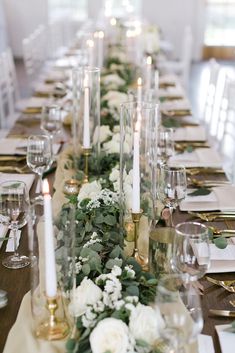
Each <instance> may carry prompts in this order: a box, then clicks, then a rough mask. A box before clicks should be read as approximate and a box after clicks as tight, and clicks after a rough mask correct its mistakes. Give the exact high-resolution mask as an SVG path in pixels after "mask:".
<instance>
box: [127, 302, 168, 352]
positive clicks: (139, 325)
mask: <svg viewBox="0 0 235 353" xmlns="http://www.w3.org/2000/svg"><path fill="white" fill-rule="evenodd" d="M163 327H164V321H163V318H162V316H161V314H160V311H159V309H158V308H155V309H153V308H151V307H150V306H146V305H143V304H140V303H138V305H137V306H136V307H135V310H132V312H131V315H130V321H129V328H130V331H131V333H132V335H133V336H134V338H135V339H140V340H144V341H145V342H147V343H148V344H149V345H153V344H154V342H155V341H156V339H157V338H158V337H159V335H160V334H159V328H163Z"/></svg>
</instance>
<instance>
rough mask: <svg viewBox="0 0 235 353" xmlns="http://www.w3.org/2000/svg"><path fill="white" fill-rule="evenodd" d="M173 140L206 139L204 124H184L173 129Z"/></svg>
mask: <svg viewBox="0 0 235 353" xmlns="http://www.w3.org/2000/svg"><path fill="white" fill-rule="evenodd" d="M174 140H175V141H206V129H205V127H204V126H185V127H184V128H181V127H180V128H177V129H176V130H175V131H174Z"/></svg>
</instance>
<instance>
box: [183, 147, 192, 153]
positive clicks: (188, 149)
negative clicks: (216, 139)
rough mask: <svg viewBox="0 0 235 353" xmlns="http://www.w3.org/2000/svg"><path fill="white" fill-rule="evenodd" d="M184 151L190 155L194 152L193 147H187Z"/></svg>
mask: <svg viewBox="0 0 235 353" xmlns="http://www.w3.org/2000/svg"><path fill="white" fill-rule="evenodd" d="M185 151H186V152H188V153H192V152H193V151H194V148H193V146H187V147H186V149H185Z"/></svg>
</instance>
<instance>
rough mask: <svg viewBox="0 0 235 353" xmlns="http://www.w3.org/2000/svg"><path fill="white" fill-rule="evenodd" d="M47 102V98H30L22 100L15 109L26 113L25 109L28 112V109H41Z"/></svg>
mask: <svg viewBox="0 0 235 353" xmlns="http://www.w3.org/2000/svg"><path fill="white" fill-rule="evenodd" d="M47 102H48V98H41V97H30V98H28V99H22V100H21V101H20V103H19V104H17V109H18V110H20V111H22V112H24V111H25V112H27V109H28V111H30V109H41V108H42V106H43V105H45V104H46V103H47ZM39 113H40V111H39ZM35 114H36V113H35Z"/></svg>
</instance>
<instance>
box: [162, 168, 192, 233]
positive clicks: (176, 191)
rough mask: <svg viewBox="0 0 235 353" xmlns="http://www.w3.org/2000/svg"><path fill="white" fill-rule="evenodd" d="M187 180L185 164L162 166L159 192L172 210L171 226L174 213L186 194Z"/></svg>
mask: <svg viewBox="0 0 235 353" xmlns="http://www.w3.org/2000/svg"><path fill="white" fill-rule="evenodd" d="M186 191H187V181H186V170H185V168H184V167H183V166H179V167H169V166H167V165H163V166H161V167H160V171H159V178H158V186H157V194H158V197H159V199H160V201H161V202H162V203H163V204H164V205H165V206H166V207H169V210H170V223H169V226H170V227H173V220H172V214H173V209H174V208H176V207H177V206H178V205H179V203H180V201H182V200H183V199H184V198H185V196H186Z"/></svg>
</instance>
